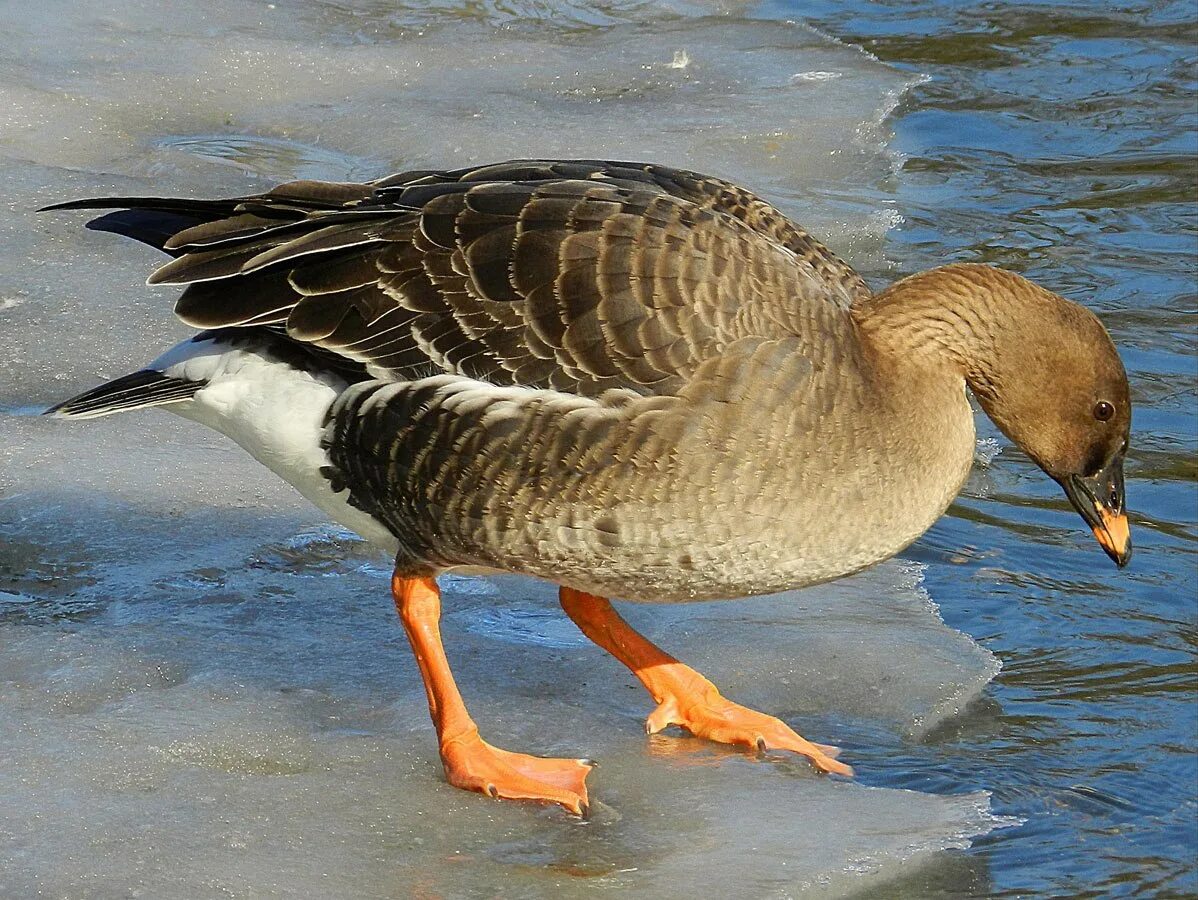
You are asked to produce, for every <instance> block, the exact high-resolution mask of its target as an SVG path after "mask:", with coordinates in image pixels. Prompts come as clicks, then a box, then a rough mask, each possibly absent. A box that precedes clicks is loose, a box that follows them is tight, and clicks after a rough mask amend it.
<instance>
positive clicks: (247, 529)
mask: <svg viewBox="0 0 1198 900" xmlns="http://www.w3.org/2000/svg"><path fill="white" fill-rule="evenodd" d="M280 6H282V5H281V4H280ZM530 8H531V7H530ZM480 9H481V10H482V12H481V13H478V12H477V11H476V12H475V13H471V14H467V13H464V12H461V11H459V12H456V13H454V12H449V11H444V10H441V11H438V10H436V9H430V8H429V7H427V6H424V5H418V6H417V7H415V8H413V9H410V10H408V9H405V8H404V7H402V6H401V7H392V5H386V6H385V7H384V6H383V5H371V4H359V5H356V6H335V5H330V4H323V3H316V2H311V3H301V4H297V5H294V6H289V7H288V10H287V11H286V12H284V11H283V10H282V9H276V8H271V7H270V6H269V5H258V6H249V5H245V4H233V3H219V2H218V3H215V4H206V5H204V6H203V7H202V8H201V7H198V6H196V5H183V4H176V5H172V8H171V11H170V15H169V16H166V17H165V18H164V17H163V15H162V9H161V6H160V5H159V4H144V5H142V4H115V3H114V4H110V5H108V6H105V5H103V4H89V5H87V6H86V8H84V6H83V5H73V6H71V7H70V8H69V9H59V8H57V7H56V8H55V9H54V10H53V11H52V10H50V8H48V7H35V6H30V7H29V8H28V9H26V10H23V11H22V13H21V15H20V16H18V17H15V18H16V19H17V21H15V22H14V23H13V29H14V32H13V37H14V39H13V40H10V41H9V42H6V44H5V46H4V47H0V109H2V110H3V113H0V116H2V117H3V123H2V124H3V133H4V141H3V143H0V165H2V166H3V168H4V175H5V181H6V185H7V187H8V190H7V191H6V193H7V196H8V205H7V207H6V208H5V209H3V210H2V211H0V242H2V243H0V245H2V246H3V247H4V248H5V249H4V260H5V264H4V265H3V266H0V325H2V326H3V327H0V407H2V408H4V409H6V410H8V411H10V412H13V413H29V412H31V411H32V410H34V409H35V408H37V407H39V406H44V405H47V404H49V403H51V402H53V401H55V400H58V399H62V398H63V397H64V396H67V395H69V394H70V393H71V392H73V391H77V390H82V389H84V388H86V387H89V386H90V385H92V384H93V383H95V382H96V381H98V380H100V379H102V378H105V377H112V376H116V375H119V374H122V373H123V372H125V371H129V370H131V369H133V368H136V367H138V366H140V365H142V364H143V363H144V362H146V361H147V360H149V359H151V358H153V357H154V356H156V355H157V354H158V353H159V352H160V351H161V350H162V349H163V348H164V347H166V346H169V344H170V343H172V342H173V341H175V340H177V339H179V338H180V337H181V336H183V335H185V334H186V333H187V332H186V329H184V328H182V327H181V326H179V325H178V324H177V323H174V322H173V321H172V320H171V317H170V316H169V305H170V302H171V299H172V296H171V292H169V291H163V290H149V289H146V288H144V287H142V286H141V281H142V279H143V277H144V275H145V274H146V273H147V272H148V270H149V267H150V266H151V265H152V264H153V263H154V262H155V261H156V256H155V254H154V253H153V251H150V250H148V249H146V248H141V247H137V246H135V245H133V244H131V243H129V242H127V241H124V240H122V239H120V238H116V237H114V236H110V235H98V234H93V233H86V232H83V231H82V230H81V229H80V228H79V224H80V222H79V220H78V219H77V218H73V217H71V216H66V215H61V214H59V215H57V216H54V217H50V216H34V214H33V213H32V210H33V209H34V208H36V207H37V206H39V205H42V204H45V203H49V202H52V201H55V200H61V199H66V198H69V197H73V196H83V195H96V194H107V193H128V194H152V193H170V194H193V195H204V196H211V195H218V194H232V193H242V192H250V191H254V190H259V189H262V188H265V187H267V186H268V185H269V184H270V183H271V182H273V181H276V180H281V179H286V178H293V177H323V178H332V179H346V178H358V179H361V178H367V177H372V176H374V175H381V174H384V173H386V172H388V171H393V170H398V169H401V168H405V167H415V166H423V165H465V164H469V163H476V162H485V161H489V160H494V159H501V158H504V157H509V156H521V155H557V154H562V155H580V156H609V157H615V158H632V159H640V158H643V159H656V160H661V161H666V162H670V163H674V164H678V165H683V166H688V167H693V168H697V169H700V170H706V171H712V172H715V173H717V174H722V175H725V176H728V177H731V178H733V179H735V180H738V181H741V182H743V183H745V184H747V185H750V186H752V187H754V188H756V189H758V190H760V191H761V192H762V193H765V194H766V195H768V196H770V197H772V198H776V199H777V200H778V201H779V202H780V203H781V204H782V205H783V206H784V207H785V208H786V209H787V210H788V211H789V212H791V213H793V214H794V215H795V217H796V218H797V219H798V220H799V221H800V222H802V223H803V224H805V225H807V226H809V227H811V228H812V230H813V231H815V232H816V233H817V234H819V235H822V236H825V237H826V238H828V239H829V241H830V242H831V243H832V244H833V246H835V247H837V248H838V249H845V248H847V250H846V252H848V253H849V254H850V256H851V257H852V259H853V261H854V262H857V263H858V264H859V265H863V266H864V267H866V268H867V269H872V270H878V269H880V268H882V267H884V262H883V261H882V260H881V259H880V256H879V247H880V243H881V239H882V237H883V236H884V233H885V229H886V228H887V227H888V226H889V225H890V224H892V219H893V215H892V214H887V213H886V212H885V211H883V212H882V213H880V214H879V212H878V211H877V210H876V209H871V208H869V206H868V204H866V203H864V202H862V201H860V200H858V199H855V198H856V197H858V196H860V187H861V186H862V185H868V184H871V183H873V182H875V181H877V180H879V179H884V178H887V177H889V176H890V174H891V166H892V164H893V160H892V159H891V157H890V156H889V155H888V153H887V151H886V148H885V143H884V138H885V133H884V127H883V125H882V124H881V123H882V122H883V119H884V116H885V114H886V112H887V111H888V110H889V109H890V108H891V106H892V105H893V104H894V103H895V102H896V101H897V98H898V97H900V96H901V93H902V91H903V90H904V88H905V86H906V85H907V84H908V80H907V76H904V75H900V74H899V73H896V72H894V71H893V70H890V69H888V68H886V67H884V66H882V65H880V64H878V63H877V62H875V61H873V60H872V59H870V58H869V57H868V56H866V55H865V54H863V53H862V52H861V51H859V50H856V49H853V48H848V47H845V46H842V45H839V44H836V43H834V42H832V41H829V40H827V39H825V38H823V37H822V36H820V35H818V34H816V33H814V32H812V31H810V30H808V29H805V28H803V27H801V26H797V25H786V24H782V23H777V22H768V23H767V22H753V21H748V20H741V19H736V18H720V17H705V16H703V15H699V14H697V12H702V10H701V9H698V8H696V7H679V10H681V14H680V15H677V16H673V15H664V14H659V13H655V12H653V10H652V9H650V8H647V7H645V8H642V7H640V6H629V7H623V6H619V5H616V6H611V7H604V8H602V9H597V8H591V7H583V6H580V5H570V6H569V7H564V8H563V10H564V13H565V14H568V15H572V16H575V19H573V20H571V21H567V22H564V23H561V22H559V21H557V20H554V21H548V20H541V21H530V20H529V19H528V18H527V17H525V18H522V17H521V16H520V15H514V14H511V13H509V12H504V11H503V10H501V9H499V8H491V7H485V6H484V7H480ZM504 9H506V7H505V8H504ZM525 13H526V14H530V13H528V11H527V10H525ZM18 47H19V48H20V50H19V51H18V49H17V48H18ZM682 48H685V50H684V52H685V55H686V60H687V63H686V65H685V66H679V65H675V64H674V63H675V62H676V60H677V59H678V58H679V57H678V53H679V52H681V51H682ZM796 72H800V73H812V72H817V73H836V75H837V76H838V77H836V78H826V79H818V80H813V79H806V80H802V81H801V83H795V82H794V80H793V77H792V76H794V73H796ZM0 535H2V539H3V544H0V756H2V758H4V759H5V760H6V764H5V765H4V766H2V767H0V894H3V895H5V896H28V895H31V894H34V893H36V892H37V891H42V892H44V893H46V894H49V895H59V894H87V895H89V896H124V895H128V894H136V893H140V894H141V895H144V896H154V897H197V896H212V895H225V894H234V895H265V896H270V895H284V894H292V895H303V894H311V893H312V892H314V891H315V892H317V893H319V894H320V895H322V896H328V897H361V896H390V895H394V896H409V895H412V894H413V893H416V892H417V891H424V892H426V893H429V894H446V895H450V896H470V895H474V894H486V895H490V894H493V893H494V892H495V890H496V886H497V885H499V886H503V889H504V890H505V891H506V892H507V893H508V894H511V895H517V896H547V895H555V896H558V895H562V893H563V892H566V893H567V894H573V893H580V894H581V893H587V892H602V891H608V890H629V889H635V890H636V891H637V892H638V895H643V896H650V897H651V896H676V895H677V893H678V891H680V890H692V891H698V890H706V891H708V892H714V893H731V892H733V891H734V890H737V891H741V892H748V893H749V894H752V895H756V896H768V895H771V894H773V895H778V896H785V895H789V894H794V893H800V892H804V891H810V892H814V893H826V894H843V893H846V892H850V891H853V890H861V889H864V888H866V887H867V886H868V885H871V884H877V883H879V882H880V881H881V880H885V879H886V878H889V877H892V876H893V875H895V874H897V873H900V872H902V871H905V870H906V869H907V868H909V867H910V866H912V865H917V864H920V863H921V862H926V861H927V860H928V859H930V858H932V856H933V854H934V853H935V851H937V850H940V849H942V848H947V847H959V846H963V845H964V844H965V843H966V842H967V841H969V840H970V839H971V838H972V837H974V836H977V835H979V834H982V833H985V832H986V831H988V830H990V829H992V828H993V827H995V825H996V824H999V823H998V822H997V820H996V819H995V818H994V817H992V816H991V815H990V814H989V813H988V807H987V802H986V799H985V796H984V795H981V794H966V795H958V796H932V795H926V794H919V793H913V792H907V791H895V790H885V789H876V788H869V787H866V786H864V785H863V784H862V783H857V782H852V783H850V782H843V781H838V780H833V779H828V778H822V777H817V776H815V775H813V774H812V772H811V770H810V768H809V767H808V766H807V765H806V764H805V763H803V762H802V761H796V760H790V759H786V758H783V757H781V756H778V755H774V754H769V755H767V757H766V758H765V759H764V760H758V759H756V758H754V757H753V756H751V755H746V754H744V753H742V752H740V751H738V750H734V749H730V748H723V747H718V746H714V745H710V744H707V743H705V742H702V741H696V740H693V739H690V738H688V737H685V736H682V735H677V734H667V735H658V736H655V737H653V738H651V739H646V738H645V736H644V735H643V733H642V732H641V721H642V720H643V717H644V716H645V714H646V713H647V712H648V711H649V709H650V708H651V703H650V701H649V700H648V698H647V696H646V695H645V694H644V692H643V691H642V690H641V688H640V686H639V685H638V684H636V682H635V681H634V680H633V679H632V678H631V677H630V676H629V675H628V674H627V673H626V672H624V671H623V670H622V669H621V668H620V667H619V666H618V665H617V664H615V663H614V662H612V661H611V660H609V659H608V658H606V657H604V656H603V655H602V653H601V652H600V651H598V650H597V649H595V648H593V647H591V646H590V645H589V644H587V643H586V642H585V641H582V640H581V639H580V638H579V637H578V636H577V633H576V632H575V631H574V630H573V626H572V625H570V623H569V622H567V621H566V620H565V619H564V617H562V616H561V615H560V614H559V613H558V612H557V611H556V609H555V605H554V602H553V598H552V590H551V588H550V587H549V586H547V585H542V584H538V583H535V582H531V581H528V580H523V579H515V578H503V579H495V580H490V581H481V580H477V579H464V578H448V579H447V580H446V610H447V615H446V622H445V633H446V642H447V645H448V650H449V654H450V657H451V660H452V661H453V663H454V666H455V670H456V672H457V674H458V677H459V680H460V682H461V684H462V686H463V691H464V693H465V694H466V697H467V700H468V702H469V703H470V704H471V706H472V708H473V710H474V712H475V715H476V718H478V720H479V722H480V725H481V726H482V727H483V729H484V732H485V734H486V735H487V737H488V739H490V740H492V741H493V742H495V743H497V744H500V745H503V746H507V747H511V748H513V749H520V750H527V751H533V752H542V753H547V754H570V755H586V756H593V757H595V758H597V759H599V760H601V762H602V763H603V766H602V768H601V769H599V770H598V771H596V772H595V773H594V774H593V775H592V776H591V784H592V790H593V794H594V796H595V798H596V799H597V800H598V801H599V804H598V805H597V811H596V815H595V817H594V818H593V820H592V821H591V822H589V823H587V824H577V823H572V822H570V821H569V820H568V819H567V818H566V817H565V816H563V815H561V814H560V813H557V812H554V811H549V810H542V811H537V810H534V809H530V808H528V807H525V806H521V805H518V804H495V803H493V802H491V801H489V800H487V799H485V798H482V797H478V796H472V795H467V794H464V793H462V792H459V791H456V790H453V789H451V788H449V787H448V786H447V785H445V784H444V782H443V780H442V779H441V776H440V771H439V765H438V762H437V759H436V753H435V746H434V741H433V737H432V729H431V726H430V725H429V723H428V716H427V710H426V709H425V707H424V699H423V692H422V690H421V688H420V684H419V681H418V679H417V677H416V672H415V667H414V665H413V663H412V661H411V659H410V654H409V652H408V650H407V647H406V645H405V642H404V640H403V636H402V633H401V631H400V630H399V628H398V626H397V624H396V622H395V621H394V614H393V612H392V611H391V609H390V601H389V598H388V596H387V589H386V578H387V574H388V571H387V564H386V563H387V561H386V560H385V559H380V558H379V557H378V556H376V555H375V554H374V553H373V552H371V551H370V550H369V548H367V547H366V546H365V545H363V544H362V543H361V542H359V541H356V540H355V539H353V538H352V536H348V535H346V534H345V533H343V532H341V531H340V530H337V529H335V528H332V527H331V526H328V525H327V524H325V523H322V522H321V521H320V519H319V517H318V514H317V513H316V512H315V511H314V510H313V509H311V508H310V507H306V506H305V505H304V503H303V501H302V500H300V499H299V498H298V497H297V496H296V495H295V494H294V492H292V491H291V490H290V489H289V488H288V487H287V486H286V485H283V484H281V483H278V482H277V481H275V480H272V477H271V476H270V475H269V473H267V472H266V471H265V470H263V469H260V468H258V467H256V465H255V464H253V463H252V462H251V461H249V460H248V459H247V458H245V457H244V455H243V454H241V452H240V451H239V450H238V449H237V448H236V447H234V446H233V445H231V444H229V443H228V442H226V441H224V439H222V438H221V437H220V436H219V435H216V434H213V433H210V432H207V431H205V430H203V429H201V428H199V427H198V426H194V425H192V424H191V423H187V422H182V421H178V420H176V419H174V418H173V417H170V416H168V415H166V414H163V413H154V414H141V415H131V416H125V417H117V418H113V419H109V420H103V421H98V422H94V423H74V424H72V423H63V422H59V421H53V420H46V419H39V418H36V417H33V416H30V415H27V414H22V415H13V416H9V417H6V418H3V419H0ZM627 615H628V617H629V618H630V619H631V620H633V621H634V623H635V624H637V625H638V626H639V627H643V628H644V630H645V631H646V632H647V633H648V634H649V635H650V636H652V637H654V638H656V639H658V640H660V641H661V642H662V643H663V644H664V645H665V646H666V647H667V648H668V649H670V650H671V651H672V652H674V653H676V654H677V655H679V656H681V657H682V658H684V659H685V660H687V661H688V662H691V663H692V664H694V665H695V666H696V667H697V668H699V669H701V670H703V671H704V672H705V673H706V674H707V675H708V676H709V677H711V678H712V679H713V680H714V681H716V682H717V683H718V684H719V685H720V686H721V687H722V688H723V689H724V691H725V693H726V694H728V695H729V696H731V697H733V698H734V699H736V700H738V701H740V702H743V703H747V704H753V705H756V706H758V707H760V708H763V709H766V710H769V711H771V712H774V713H777V714H779V715H782V716H783V717H784V718H786V719H787V721H788V722H790V723H791V724H792V725H794V726H796V728H797V729H798V730H799V731H800V732H801V733H805V734H806V736H808V737H810V738H812V739H814V740H820V741H826V742H836V741H845V742H847V743H850V744H851V743H852V741H853V740H854V739H855V736H858V735H864V734H868V733H869V729H873V728H886V729H892V730H894V731H896V732H898V733H901V734H904V735H906V736H908V738H909V739H918V738H919V736H920V735H922V734H924V733H925V732H926V731H927V729H929V728H932V727H934V726H935V725H936V724H937V723H939V722H942V721H944V720H945V719H946V717H951V716H952V715H954V714H955V713H956V712H958V711H959V710H960V709H962V708H963V707H964V706H965V705H967V704H968V703H969V702H970V700H971V699H973V698H975V697H977V696H978V694H979V693H980V692H981V690H982V689H983V687H984V685H985V683H986V682H987V681H988V680H989V678H991V677H993V675H994V672H995V670H996V662H995V660H994V659H993V657H991V656H990V655H989V654H988V653H986V652H985V651H984V650H982V649H981V648H980V647H978V646H977V645H976V644H975V643H973V642H972V641H970V640H969V639H968V638H966V637H965V636H963V635H961V634H959V633H957V632H955V631H952V630H951V629H949V628H947V627H946V626H945V625H944V624H943V623H942V622H941V621H940V619H939V617H938V616H937V614H936V611H935V607H934V604H933V603H932V601H931V599H930V598H929V597H928V596H927V595H926V593H925V592H924V591H923V589H922V588H921V586H920V576H919V570H918V568H916V567H914V566H913V565H911V564H904V563H900V562H895V563H891V564H888V565H886V566H883V567H879V568H878V569H875V570H873V571H871V572H868V573H864V574H863V575H861V576H858V577H856V578H854V579H850V580H848V581H845V582H840V583H837V584H833V585H829V586H826V587H821V588H816V589H812V590H810V591H804V592H799V593H796V594H793V595H789V596H786V597H782V598H763V599H757V600H752V601H745V602H738V603H727V604H704V605H699V606H695V605H688V606H678V607H668V608H652V609H650V608H644V607H633V608H629V609H628V610H627ZM850 755H851V754H850ZM850 761H851V760H850ZM861 781H862V782H868V774H867V773H865V774H864V775H863V777H862V778H861Z"/></svg>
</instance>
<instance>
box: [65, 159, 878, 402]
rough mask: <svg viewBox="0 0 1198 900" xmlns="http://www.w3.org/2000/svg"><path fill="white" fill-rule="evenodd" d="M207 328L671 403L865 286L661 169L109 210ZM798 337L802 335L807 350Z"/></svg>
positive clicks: (773, 228) (408, 175)
mask: <svg viewBox="0 0 1198 900" xmlns="http://www.w3.org/2000/svg"><path fill="white" fill-rule="evenodd" d="M51 208H75V209H81V208H89V209H93V208H106V209H119V210H120V211H118V212H114V213H109V214H108V215H105V216H102V217H100V218H99V219H96V220H94V221H93V222H91V223H89V227H92V228H96V229H100V230H106V231H114V232H118V233H121V234H126V235H129V236H131V237H134V238H136V239H138V240H142V241H144V242H146V243H149V244H152V245H153V246H156V247H158V248H160V249H162V250H163V251H165V252H167V253H169V254H171V255H172V256H173V257H174V259H173V260H171V261H170V262H168V263H167V264H166V265H164V266H162V267H161V268H159V269H158V270H157V271H156V272H154V274H153V275H151V277H150V279H149V282H150V283H151V284H181V285H186V286H187V287H186V289H185V290H184V292H183V294H182V296H181V297H180V299H179V301H178V304H177V306H176V312H177V313H178V315H179V316H180V317H181V318H182V319H183V320H184V321H185V322H187V323H188V324H191V325H193V326H195V327H198V328H227V327H237V326H240V327H250V326H266V327H269V328H271V329H273V330H276V331H279V332H282V333H285V334H286V335H287V336H288V337H289V338H290V339H291V340H294V341H297V342H302V343H307V344H310V345H316V346H318V347H321V348H323V349H324V350H326V351H332V352H334V353H336V354H338V355H340V356H343V357H346V358H348V359H350V360H353V361H355V362H356V363H359V364H362V365H364V366H365V368H366V370H367V371H368V372H369V374H370V375H372V376H373V377H375V378H381V379H384V380H393V381H402V380H410V379H413V378H417V377H422V376H427V375H430V374H433V373H436V372H447V373H453V374H460V375H466V376H468V377H472V378H477V379H481V380H486V381H490V382H492V383H496V384H513V385H526V386H533V387H546V388H553V389H556V390H564V391H571V392H574V393H579V394H583V395H595V394H598V393H600V392H602V391H604V390H607V389H609V388H616V387H619V388H630V389H633V390H636V391H638V392H640V393H643V394H662V393H673V392H675V391H677V390H678V389H679V388H680V387H681V385H683V384H684V383H685V382H686V381H687V380H688V379H689V377H690V376H691V375H692V374H693V373H694V371H695V370H696V368H697V367H698V366H699V365H700V364H702V362H703V361H704V360H706V359H709V358H711V357H712V356H715V355H718V354H719V352H720V351H721V349H722V348H723V347H726V346H727V345H728V344H729V343H731V342H732V341H734V340H737V339H739V338H741V337H745V336H761V337H788V338H789V337H793V336H795V335H798V336H800V338H803V339H804V340H809V341H811V342H815V341H817V340H818V338H819V335H820V334H821V333H826V332H824V329H823V325H822V324H821V323H820V322H817V321H814V320H817V319H820V320H822V319H825V318H826V317H829V316H833V315H837V314H843V313H844V311H845V310H847V308H848V306H849V304H850V303H851V302H852V301H853V300H854V299H855V298H856V297H859V296H862V295H865V294H868V288H867V287H866V286H865V284H864V282H863V281H862V280H861V278H860V276H858V275H857V273H856V272H854V271H853V270H852V269H851V268H850V267H849V266H848V265H847V264H846V263H845V262H844V261H842V260H841V259H839V258H838V257H836V256H835V255H834V254H833V253H831V251H829V250H828V249H827V248H826V247H824V246H823V245H822V244H820V243H819V242H818V241H816V240H815V239H814V238H812V237H811V236H810V235H808V234H807V233H806V232H804V231H803V230H802V229H801V228H799V227H798V226H796V225H795V224H794V223H792V222H791V221H790V220H789V219H788V218H787V217H786V216H784V215H782V213H780V212H779V211H778V210H777V209H775V208H774V207H773V206H771V205H770V204H768V203H766V202H765V201H763V200H761V199H760V198H758V197H756V196H754V195H753V194H751V193H750V192H748V191H746V190H744V189H742V188H739V187H737V186H735V185H733V184H730V183H728V182H726V181H721V180H719V179H716V178H711V177H708V176H704V175H699V174H697V173H694V172H686V171H681V170H676V169H670V168H665V167H661V166H654V165H645V164H639V163H619V162H600V161H541V160H531V161H528V160H524V161H514V162H507V163H501V164H498V165H492V166H486V167H482V168H471V169H459V170H454V171H430V170H420V171H410V172H404V173H401V174H399V175H394V176H391V177H389V178H384V179H381V180H379V181H376V182H372V183H370V184H345V183H331V182H311V181H298V182H290V183H287V184H283V185H280V186H279V187H277V188H275V189H273V190H271V191H269V192H268V193H265V194H261V195H257V196H252V197H242V198H234V199H229V200H209V201H195V200H180V199H166V198H136V197H125V198H110V199H104V200H82V201H73V202H71V203H66V204H59V205H58V206H56V207H51ZM804 336H806V337H804Z"/></svg>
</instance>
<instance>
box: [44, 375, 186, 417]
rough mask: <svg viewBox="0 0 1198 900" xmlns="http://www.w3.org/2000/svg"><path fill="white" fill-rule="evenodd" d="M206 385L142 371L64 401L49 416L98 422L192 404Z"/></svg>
mask: <svg viewBox="0 0 1198 900" xmlns="http://www.w3.org/2000/svg"><path fill="white" fill-rule="evenodd" d="M205 384H207V382H204V381H187V380H184V379H182V378H171V377H170V376H168V375H163V374H162V373H161V372H155V371H154V370H152V369H142V370H141V371H139V372H133V373H132V374H130V375H125V376H123V377H121V378H117V379H115V380H113V381H109V382H108V383H107V384H102V385H100V386H99V387H94V388H92V389H91V390H90V391H84V392H83V393H82V394H79V395H78V396H75V397H72V398H71V399H70V400H64V401H63V402H62V403H59V404H58V405H56V406H52V407H50V408H49V409H48V410H46V412H45V415H48V416H58V417H60V418H69V419H98V418H99V417H100V416H107V415H111V414H112V413H116V412H126V411H127V410H131V409H144V408H147V407H150V406H164V405H165V404H168V403H178V402H180V401H182V400H190V399H191V398H192V396H193V395H194V394H195V392H196V391H198V390H199V389H200V388H202V387H204V385H205Z"/></svg>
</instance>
